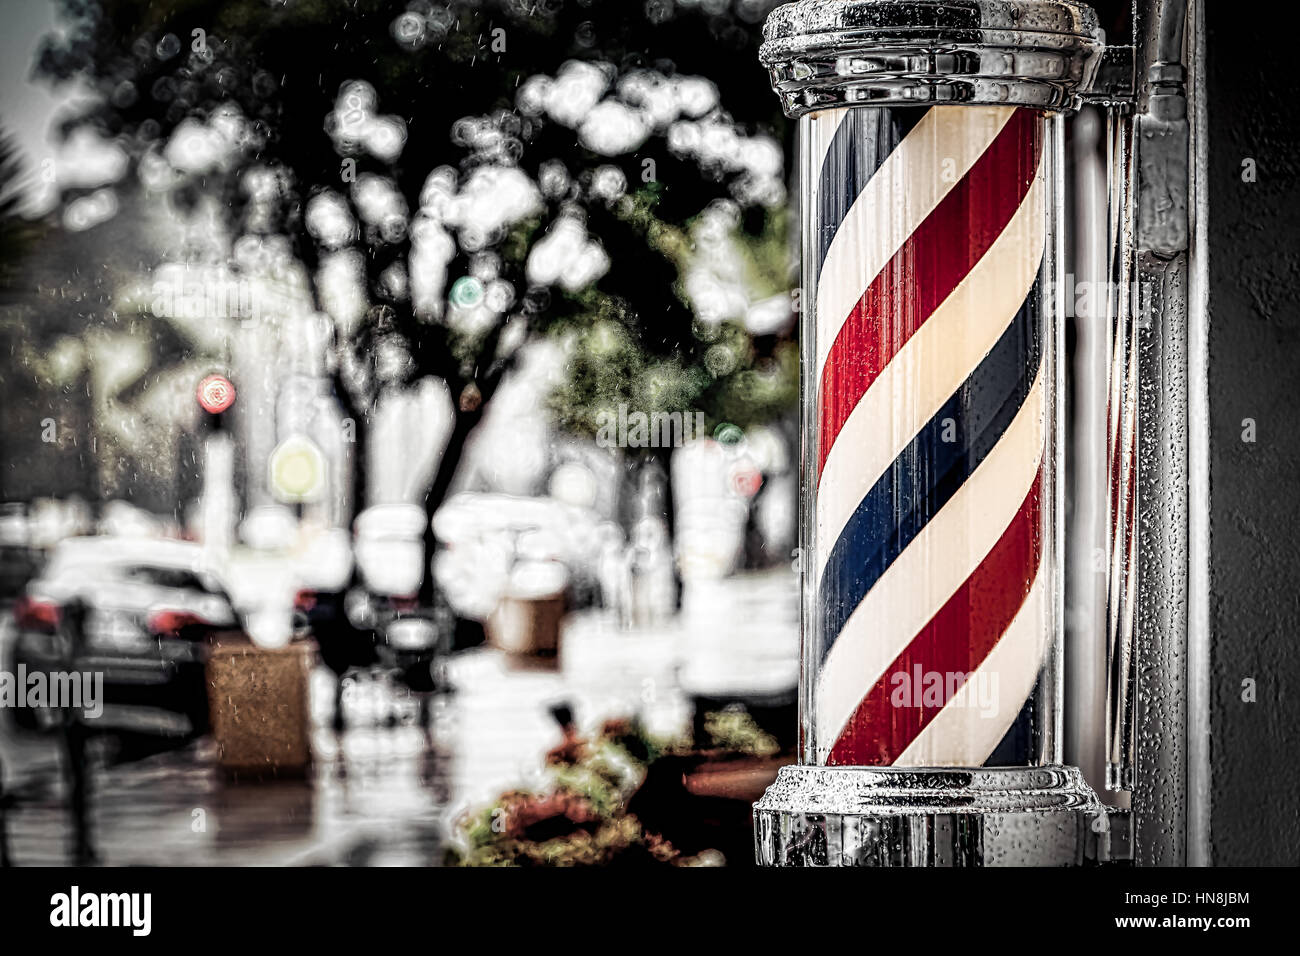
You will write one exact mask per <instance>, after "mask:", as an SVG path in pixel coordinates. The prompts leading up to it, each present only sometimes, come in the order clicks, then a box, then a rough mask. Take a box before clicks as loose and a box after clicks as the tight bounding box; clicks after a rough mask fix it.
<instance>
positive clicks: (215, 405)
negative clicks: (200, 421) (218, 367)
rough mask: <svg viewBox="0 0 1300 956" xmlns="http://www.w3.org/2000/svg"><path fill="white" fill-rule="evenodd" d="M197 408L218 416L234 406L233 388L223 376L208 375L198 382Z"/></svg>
mask: <svg viewBox="0 0 1300 956" xmlns="http://www.w3.org/2000/svg"><path fill="white" fill-rule="evenodd" d="M197 394H198V398H199V406H200V407H201V408H202V409H203V410H204V411H205V412H209V413H211V414H213V415H219V414H221V413H222V412H224V411H225V410H226V409H227V408H229V407H230V406H231V405H233V404H235V386H234V385H233V384H232V383H231V381H230V379H228V378H226V377H225V376H224V375H209V376H208V377H207V378H205V379H204V380H203V381H201V382H199V388H198V393H197Z"/></svg>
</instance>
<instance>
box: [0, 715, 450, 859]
mask: <svg viewBox="0 0 1300 956" xmlns="http://www.w3.org/2000/svg"><path fill="white" fill-rule="evenodd" d="M3 737H4V740H3V741H2V742H3V744H4V748H5V749H4V754H5V761H6V767H7V770H6V780H7V787H8V794H9V803H10V807H9V810H8V813H7V821H6V822H7V830H8V836H9V850H10V854H11V856H12V859H13V862H14V863H17V864H19V865H26V866H31V865H59V864H67V863H72V862H74V859H73V856H74V854H73V844H74V840H73V825H72V819H71V816H70V812H69V809H68V801H67V796H68V785H67V782H66V780H65V778H64V774H63V773H62V772H61V766H60V761H61V757H60V751H59V747H58V739H57V738H56V737H48V736H47V737H41V738H36V737H33V736H31V735H21V736H19V737H16V738H15V736H14V735H13V734H12V733H10V732H8V731H6V732H5V733H4V734H3ZM436 737H437V734H436V732H435V733H429V732H426V731H425V730H424V729H423V728H420V727H418V726H414V725H411V724H403V723H398V724H395V725H393V726H382V725H381V726H366V727H358V728H356V729H350V730H347V731H345V732H344V733H343V734H342V735H341V736H340V735H336V734H335V733H334V732H333V731H332V730H328V729H326V728H324V727H322V726H320V725H318V726H317V727H316V729H315V731H314V741H313V743H314V749H315V755H316V762H315V766H314V768H313V769H312V771H311V773H310V775H309V776H308V777H307V778H306V779H299V780H270V781H248V780H243V781H234V780H229V779H227V778H226V777H225V775H224V774H223V773H221V772H220V771H219V770H218V769H217V768H216V760H215V756H216V755H215V751H214V744H213V743H212V741H211V740H210V739H209V738H203V739H200V740H199V741H196V742H193V743H190V744H187V745H185V746H183V747H180V748H179V749H175V750H170V751H164V752H161V753H155V754H152V755H149V756H145V757H143V758H141V759H133V760H126V761H124V760H122V759H121V755H120V753H119V754H116V755H115V754H114V753H113V750H116V749H118V741H116V740H115V739H112V738H101V739H99V740H97V741H96V742H95V744H94V745H92V747H91V756H90V764H91V767H92V771H91V785H90V791H91V800H90V804H91V814H90V827H91V841H92V844H93V846H94V850H95V853H96V859H97V862H99V863H101V864H105V865H110V866H132V865H173V866H174V865H205V864H206V865H259V864H262V865H372V866H373V865H390V864H391V865H429V864H432V863H436V862H437V861H438V859H439V858H440V855H441V854H440V852H439V850H440V847H441V845H442V838H443V833H444V832H445V820H444V809H443V808H444V807H445V805H446V800H447V787H446V780H447V769H446V766H447V763H448V758H447V755H446V754H445V752H444V751H443V750H442V749H441V748H440V747H439V746H438V745H437V743H436Z"/></svg>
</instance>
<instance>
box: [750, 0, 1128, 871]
mask: <svg viewBox="0 0 1300 956" xmlns="http://www.w3.org/2000/svg"><path fill="white" fill-rule="evenodd" d="M764 37H765V40H766V42H765V43H764V45H763V49H762V51H761V54H760V56H761V58H762V60H763V62H764V64H765V65H766V66H767V67H768V69H769V71H770V73H771V76H772V83H773V87H774V88H775V90H776V92H777V93H778V94H779V95H780V97H781V99H782V102H783V105H784V108H785V111H786V113H787V114H788V115H790V116H792V117H797V118H798V121H799V122H798V149H797V152H798V156H799V173H800V181H801V188H800V197H801V198H800V212H801V218H802V239H803V294H802V296H801V302H802V303H803V305H804V308H803V310H802V315H801V325H800V335H801V347H802V349H803V357H802V370H803V381H802V396H803V487H802V523H801V532H800V533H801V548H802V555H803V560H802V562H801V567H802V574H803V589H802V595H803V605H802V624H801V641H802V664H803V667H802V683H801V687H800V708H799V709H800V731H801V733H800V740H801V753H800V758H801V760H800V763H799V764H798V765H796V766H790V767H784V768H782V770H781V772H780V774H779V775H778V777H777V780H776V782H775V783H774V784H773V785H772V786H771V787H770V788H769V789H768V791H767V793H766V794H765V795H764V797H763V799H762V800H760V801H759V802H758V803H757V804H755V814H754V821H755V847H756V852H757V856H758V860H759V861H760V862H761V863H765V864H772V865H886V866H894V865H906V866H916V865H920V866H947V865H958V866H964V865H987V864H1006V863H1012V862H1020V863H1077V862H1080V861H1081V860H1082V859H1083V857H1084V855H1085V853H1086V852H1091V850H1086V849H1085V847H1092V848H1093V849H1095V848H1096V846H1099V845H1101V843H1100V841H1101V840H1102V838H1101V837H1096V836H1095V832H1094V830H1093V829H1092V827H1093V824H1094V823H1095V822H1096V821H1097V819H1098V817H1097V814H1098V813H1099V812H1100V811H1099V807H1100V804H1099V803H1098V801H1097V798H1096V795H1095V794H1094V793H1093V792H1092V791H1091V790H1090V789H1089V788H1088V786H1087V784H1086V783H1085V782H1084V781H1083V778H1082V776H1081V775H1080V774H1079V771H1078V770H1077V769H1075V768H1072V767H1066V766H1062V765H1061V707H1060V686H1061V673H1060V670H1059V660H1060V648H1061V643H1060V642H1061V618H1062V609H1061V594H1062V589H1061V577H1062V575H1061V570H1062V549H1061V542H1060V537H1059V534H1058V528H1059V526H1060V524H1061V511H1062V494H1061V476H1062V473H1061V467H1060V448H1061V441H1060V435H1059V433H1060V408H1061V395H1062V391H1063V388H1062V384H1061V379H1060V370H1061V367H1062V366H1061V361H1060V357H1059V349H1060V346H1061V342H1062V336H1061V332H1060V330H1061V327H1062V321H1063V311H1062V309H1061V307H1060V299H1059V291H1060V289H1061V283H1060V277H1059V274H1058V273H1059V269H1060V262H1061V258H1060V248H1059V246H1060V243H1059V241H1058V238H1057V237H1058V235H1059V218H1060V208H1061V195H1062V192H1061V155H1062V154H1061V129H1062V124H1061V115H1062V112H1063V111H1064V110H1068V109H1070V108H1071V107H1072V106H1073V105H1074V104H1075V103H1076V101H1077V91H1078V90H1079V89H1081V88H1083V87H1084V86H1086V84H1087V83H1088V82H1089V80H1090V77H1091V73H1092V70H1093V69H1095V64H1096V59H1097V55H1098V52H1099V49H1100V37H1099V31H1098V29H1097V24H1096V19H1095V16H1094V15H1093V14H1092V12H1091V11H1090V10H1088V9H1087V8H1086V7H1083V6H1082V5H1080V4H1077V3H1074V2H1071V0H996V2H994V0H799V2H797V3H793V4H788V5H786V6H784V7H781V8H779V9H777V10H776V11H775V12H774V13H773V14H772V15H771V17H769V19H768V22H767V24H766V26H765V27H764ZM1103 830H1104V827H1103Z"/></svg>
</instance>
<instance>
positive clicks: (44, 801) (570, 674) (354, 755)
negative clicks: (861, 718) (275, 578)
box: [0, 574, 795, 866]
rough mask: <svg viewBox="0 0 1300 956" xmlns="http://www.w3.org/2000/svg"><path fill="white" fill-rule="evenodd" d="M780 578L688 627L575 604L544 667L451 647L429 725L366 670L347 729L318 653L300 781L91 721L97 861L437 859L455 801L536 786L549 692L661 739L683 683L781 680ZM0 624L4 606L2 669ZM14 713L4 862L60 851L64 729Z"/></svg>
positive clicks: (755, 580) (758, 579) (91, 815)
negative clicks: (634, 625)
mask: <svg viewBox="0 0 1300 956" xmlns="http://www.w3.org/2000/svg"><path fill="white" fill-rule="evenodd" d="M792 587H793V579H792V578H791V577H790V576H789V575H784V574H779V575H775V576H771V575H761V576H752V577H749V578H742V579H736V580H733V581H732V582H729V584H728V585H727V587H726V588H725V589H723V590H722V591H719V592H718V593H716V594H715V595H714V599H713V600H712V601H710V602H708V604H707V606H706V607H705V608H704V609H700V610H697V611H695V613H694V615H693V616H691V617H690V618H689V622H690V623H689V626H683V621H681V620H679V621H677V622H675V623H673V624H668V625H665V626H663V627H656V628H650V629H645V630H641V631H620V630H618V629H617V628H616V627H614V625H613V624H612V623H611V622H610V621H609V620H608V619H606V618H604V617H602V616H601V615H598V614H578V615H574V616H572V617H571V618H570V620H569V621H568V622H567V624H566V627H565V629H564V652H563V654H562V656H561V660H560V666H559V667H558V668H556V669H547V668H535V667H521V666H519V665H518V664H517V663H514V662H512V660H511V658H509V657H508V656H507V655H505V654H503V653H502V652H500V651H498V650H495V649H492V648H488V647H482V648H477V649H474V650H468V651H462V652H459V653H457V654H455V655H453V656H451V657H450V658H448V659H447V660H445V661H444V662H443V663H442V664H441V665H440V670H441V672H442V673H443V676H444V681H443V683H444V684H445V685H446V686H448V687H449V688H450V690H449V691H447V692H445V693H442V694H438V695H435V696H434V697H432V698H431V699H430V701H429V706H428V726H427V727H425V726H422V725H421V721H420V702H419V700H418V699H417V698H416V697H414V696H413V695H412V694H411V693H410V692H409V691H407V690H406V689H405V688H404V687H402V686H401V685H399V684H396V683H395V682H393V681H392V680H390V679H389V678H388V677H387V676H386V675H384V674H382V673H379V672H374V673H371V672H365V673H360V674H356V675H355V676H349V677H348V678H347V679H345V681H344V687H343V697H342V700H343V713H344V717H345V722H344V723H345V727H346V729H345V730H343V731H342V732H338V731H336V730H335V729H334V726H333V720H332V716H333V710H332V708H333V696H334V683H333V681H334V678H333V674H332V673H331V672H330V671H329V670H327V669H326V668H324V667H323V666H317V667H316V668H315V670H314V671H313V672H312V679H311V686H310V690H311V693H310V700H311V720H312V731H311V733H312V751H313V755H314V764H313V766H312V768H311V770H310V772H309V774H308V776H307V777H306V778H305V779H297V780H294V779H283V780H275V781H264V782H257V781H249V780H239V781H235V780H232V779H228V778H227V776H226V775H225V774H224V773H223V772H222V771H220V770H219V769H218V767H217V762H216V745H215V743H214V742H213V740H212V738H211V737H202V738H200V739H198V740H196V741H191V742H188V743H184V744H180V745H177V744H169V743H168V742H167V741H165V740H160V739H158V738H149V737H143V736H140V735H130V736H128V735H123V734H121V733H116V732H107V731H106V732H102V733H98V734H96V735H95V736H92V737H91V738H90V741H89V743H88V745H87V760H86V764H87V766H88V771H89V772H88V781H89V785H88V792H89V798H88V801H87V804H88V808H89V811H88V814H87V816H88V823H89V839H90V844H91V846H92V848H93V852H94V857H95V860H94V861H95V862H97V863H99V864H102V865H108V866H134V865H205V864H206V865H232V866H233V865H245V864H251V865H280V864H299V865H325V866H333V865H361V864H369V865H417V866H427V865H437V864H439V863H441V862H442V861H443V858H444V853H445V849H446V847H447V845H448V841H449V840H452V839H454V836H455V823H456V821H457V820H458V819H460V818H461V817H462V815H463V814H465V813H466V812H468V811H474V810H479V809H482V808H483V807H485V806H491V805H493V804H494V802H495V801H496V800H497V798H498V797H500V795H501V794H502V793H504V792H507V791H510V790H514V789H517V788H522V789H535V790H540V789H542V788H543V787H544V785H545V779H546V778H545V774H544V769H545V757H546V754H547V752H548V751H549V750H550V749H552V748H553V747H556V746H557V745H558V744H560V743H561V742H562V741H563V739H564V737H563V732H562V730H561V728H560V726H559V724H558V723H557V722H556V719H555V717H554V709H555V708H556V707H557V706H563V707H564V708H567V709H569V710H570V711H571V713H572V714H573V717H574V720H575V722H576V724H577V726H578V727H580V728H582V729H583V731H584V732H591V731H592V730H593V729H595V728H598V727H599V726H600V725H601V723H602V722H603V721H605V720H607V719H609V718H614V717H629V716H633V715H635V716H637V717H639V719H640V720H641V721H642V722H643V723H644V725H645V726H646V727H647V728H648V729H650V730H652V731H653V732H654V733H656V734H658V735H661V736H663V737H665V738H670V737H672V736H674V735H677V734H680V733H683V732H685V731H687V730H689V728H690V725H691V721H692V717H693V706H692V702H691V697H690V693H689V691H688V689H687V688H688V687H689V686H690V685H691V684H692V683H698V682H700V681H701V680H703V679H705V678H704V677H703V676H702V675H725V676H726V679H727V680H730V681H737V680H742V681H743V682H744V684H745V686H748V687H756V688H762V687H764V686H765V685H767V684H770V685H771V686H772V687H773V688H778V687H783V686H785V685H786V684H788V683H789V682H790V680H791V675H792V673H793V667H794V665H795V661H794V659H793V655H792V653H791V650H792V644H793V642H792V638H793V623H792V621H791V620H790V619H789V618H790V615H791V607H792V602H791V601H790V599H789V598H790V594H789V591H790V590H791V588H792ZM724 621H725V622H727V623H726V624H724V623H723V622H724ZM11 631H12V626H11V624H10V619H9V618H8V616H7V615H6V616H5V617H4V618H3V624H0V650H2V651H6V653H4V654H3V656H0V661H4V662H5V663H4V664H3V666H6V667H7V666H9V664H8V654H7V650H6V649H7V644H8V641H9V640H10V635H11ZM709 679H711V680H716V679H717V678H713V677H710V678H709ZM710 686H718V685H716V683H715V684H711V685H710ZM11 717H12V715H11V714H10V713H8V712H5V711H0V761H2V762H3V774H4V777H3V780H4V793H5V802H6V805H7V808H6V812H5V818H6V819H5V831H6V834H7V838H8V850H9V854H10V857H11V860H12V862H13V863H14V864H16V865H26V866H30V865H43V864H60V863H71V862H74V861H75V859H76V855H77V854H76V846H77V843H76V833H77V829H76V826H75V824H74V817H73V814H72V811H71V800H70V795H71V792H70V791H71V784H70V777H69V775H68V774H67V772H66V765H67V758H66V754H65V749H64V739H63V737H62V735H61V733H60V732H58V731H46V732H37V731H25V730H18V729H17V728H15V727H14V726H13V722H12V719H11Z"/></svg>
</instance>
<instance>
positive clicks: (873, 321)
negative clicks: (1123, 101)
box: [817, 109, 1042, 480]
mask: <svg viewBox="0 0 1300 956" xmlns="http://www.w3.org/2000/svg"><path fill="white" fill-rule="evenodd" d="M1040 125H1041V124H1040V117H1039V115H1038V114H1037V113H1036V112H1034V111H1033V110H1023V109H1018V110H1016V111H1015V112H1014V113H1013V114H1012V116H1011V119H1009V120H1008V121H1007V123H1006V125H1005V126H1003V127H1002V129H1001V131H1000V132H999V133H998V135H997V136H996V137H995V138H994V140H993V142H992V144H991V145H990V146H989V148H988V149H987V150H985V151H984V153H982V154H981V155H980V157H979V159H978V160H976V161H975V163H974V165H972V166H971V168H970V170H969V171H968V172H967V173H966V175H965V176H964V177H962V180H961V181H960V182H959V183H957V185H956V186H954V187H953V188H952V190H951V191H950V192H949V193H948V194H947V195H946V196H944V198H943V199H942V200H940V202H939V205H937V206H936V207H935V208H934V210H933V211H932V212H931V213H930V215H929V216H927V217H926V219H925V221H924V222H922V223H921V225H920V226H919V227H918V228H917V230H916V231H915V232H914V233H912V235H910V236H908V238H907V240H906V241H905V242H904V243H903V245H902V247H901V248H899V250H898V252H896V253H895V254H894V256H893V258H891V259H890V260H889V262H887V263H886V264H885V267H884V268H883V269H881V270H880V274H879V275H878V276H876V277H875V279H873V280H872V282H871V285H870V286H868V287H867V290H866V292H864V293H863V294H862V297H861V298H860V299H859V300H858V302H857V304H856V305H855V306H854V307H853V311H852V312H850V313H849V317H848V319H847V320H846V321H845V322H844V325H843V326H842V327H841V328H840V331H839V334H838V335H837V336H836V337H835V343H834V344H833V345H832V346H831V349H830V352H829V353H828V354H827V358H826V365H825V367H824V368H823V369H822V375H821V390H820V393H819V403H820V415H821V418H820V429H819V433H820V434H819V441H818V446H819V447H818V458H817V477H818V479H819V480H820V478H821V473H822V469H823V468H824V467H825V465H826V456H827V455H829V454H830V450H831V446H832V445H834V443H835V439H836V437H837V436H838V435H839V433H840V429H841V428H843V427H844V422H845V421H846V420H847V419H848V417H849V414H850V413H851V412H852V411H853V409H854V408H855V407H856V406H857V404H858V402H859V400H860V399H861V398H862V396H863V394H865V393H866V391H867V389H868V388H869V387H870V386H871V383H872V382H874V381H875V380H876V378H877V377H878V376H879V375H880V373H881V372H882V371H883V370H884V368H885V366H886V365H888V364H889V362H890V360H891V359H893V357H894V356H895V355H897V354H898V350H899V349H901V348H902V347H903V346H904V345H905V344H906V343H907V341H908V339H910V338H911V337H912V336H913V335H914V334H916V330H917V329H919V328H920V327H921V324H922V323H923V322H925V320H926V319H927V318H929V317H930V315H931V314H933V312H934V310H935V309H937V308H938V307H939V305H940V304H941V303H942V302H943V300H944V299H946V298H948V296H949V295H951V294H952V291H953V290H954V289H955V288H957V286H958V284H959V283H960V282H961V280H962V279H964V278H965V277H966V276H967V275H969V274H970V271H971V270H972V269H973V268H974V267H975V265H976V263H978V262H979V261H980V259H981V258H983V256H984V254H985V253H986V252H988V250H989V247H990V246H991V245H993V242H994V240H996V239H997V237H998V236H999V235H1001V234H1002V231H1003V230H1004V229H1005V228H1006V227H1007V223H1009V222H1010V221H1011V217H1012V216H1014V215H1015V213H1016V210H1017V209H1018V208H1020V204H1021V203H1022V202H1023V201H1024V199H1025V196H1026V194H1027V193H1028V192H1029V187H1030V186H1031V185H1032V184H1033V181H1034V176H1035V175H1036V174H1037V171H1038V158H1039V153H1040V152H1041V150H1042V141H1041V138H1040V134H1039V130H1040ZM825 278H826V280H827V281H833V279H832V278H831V277H829V276H827V277H825Z"/></svg>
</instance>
